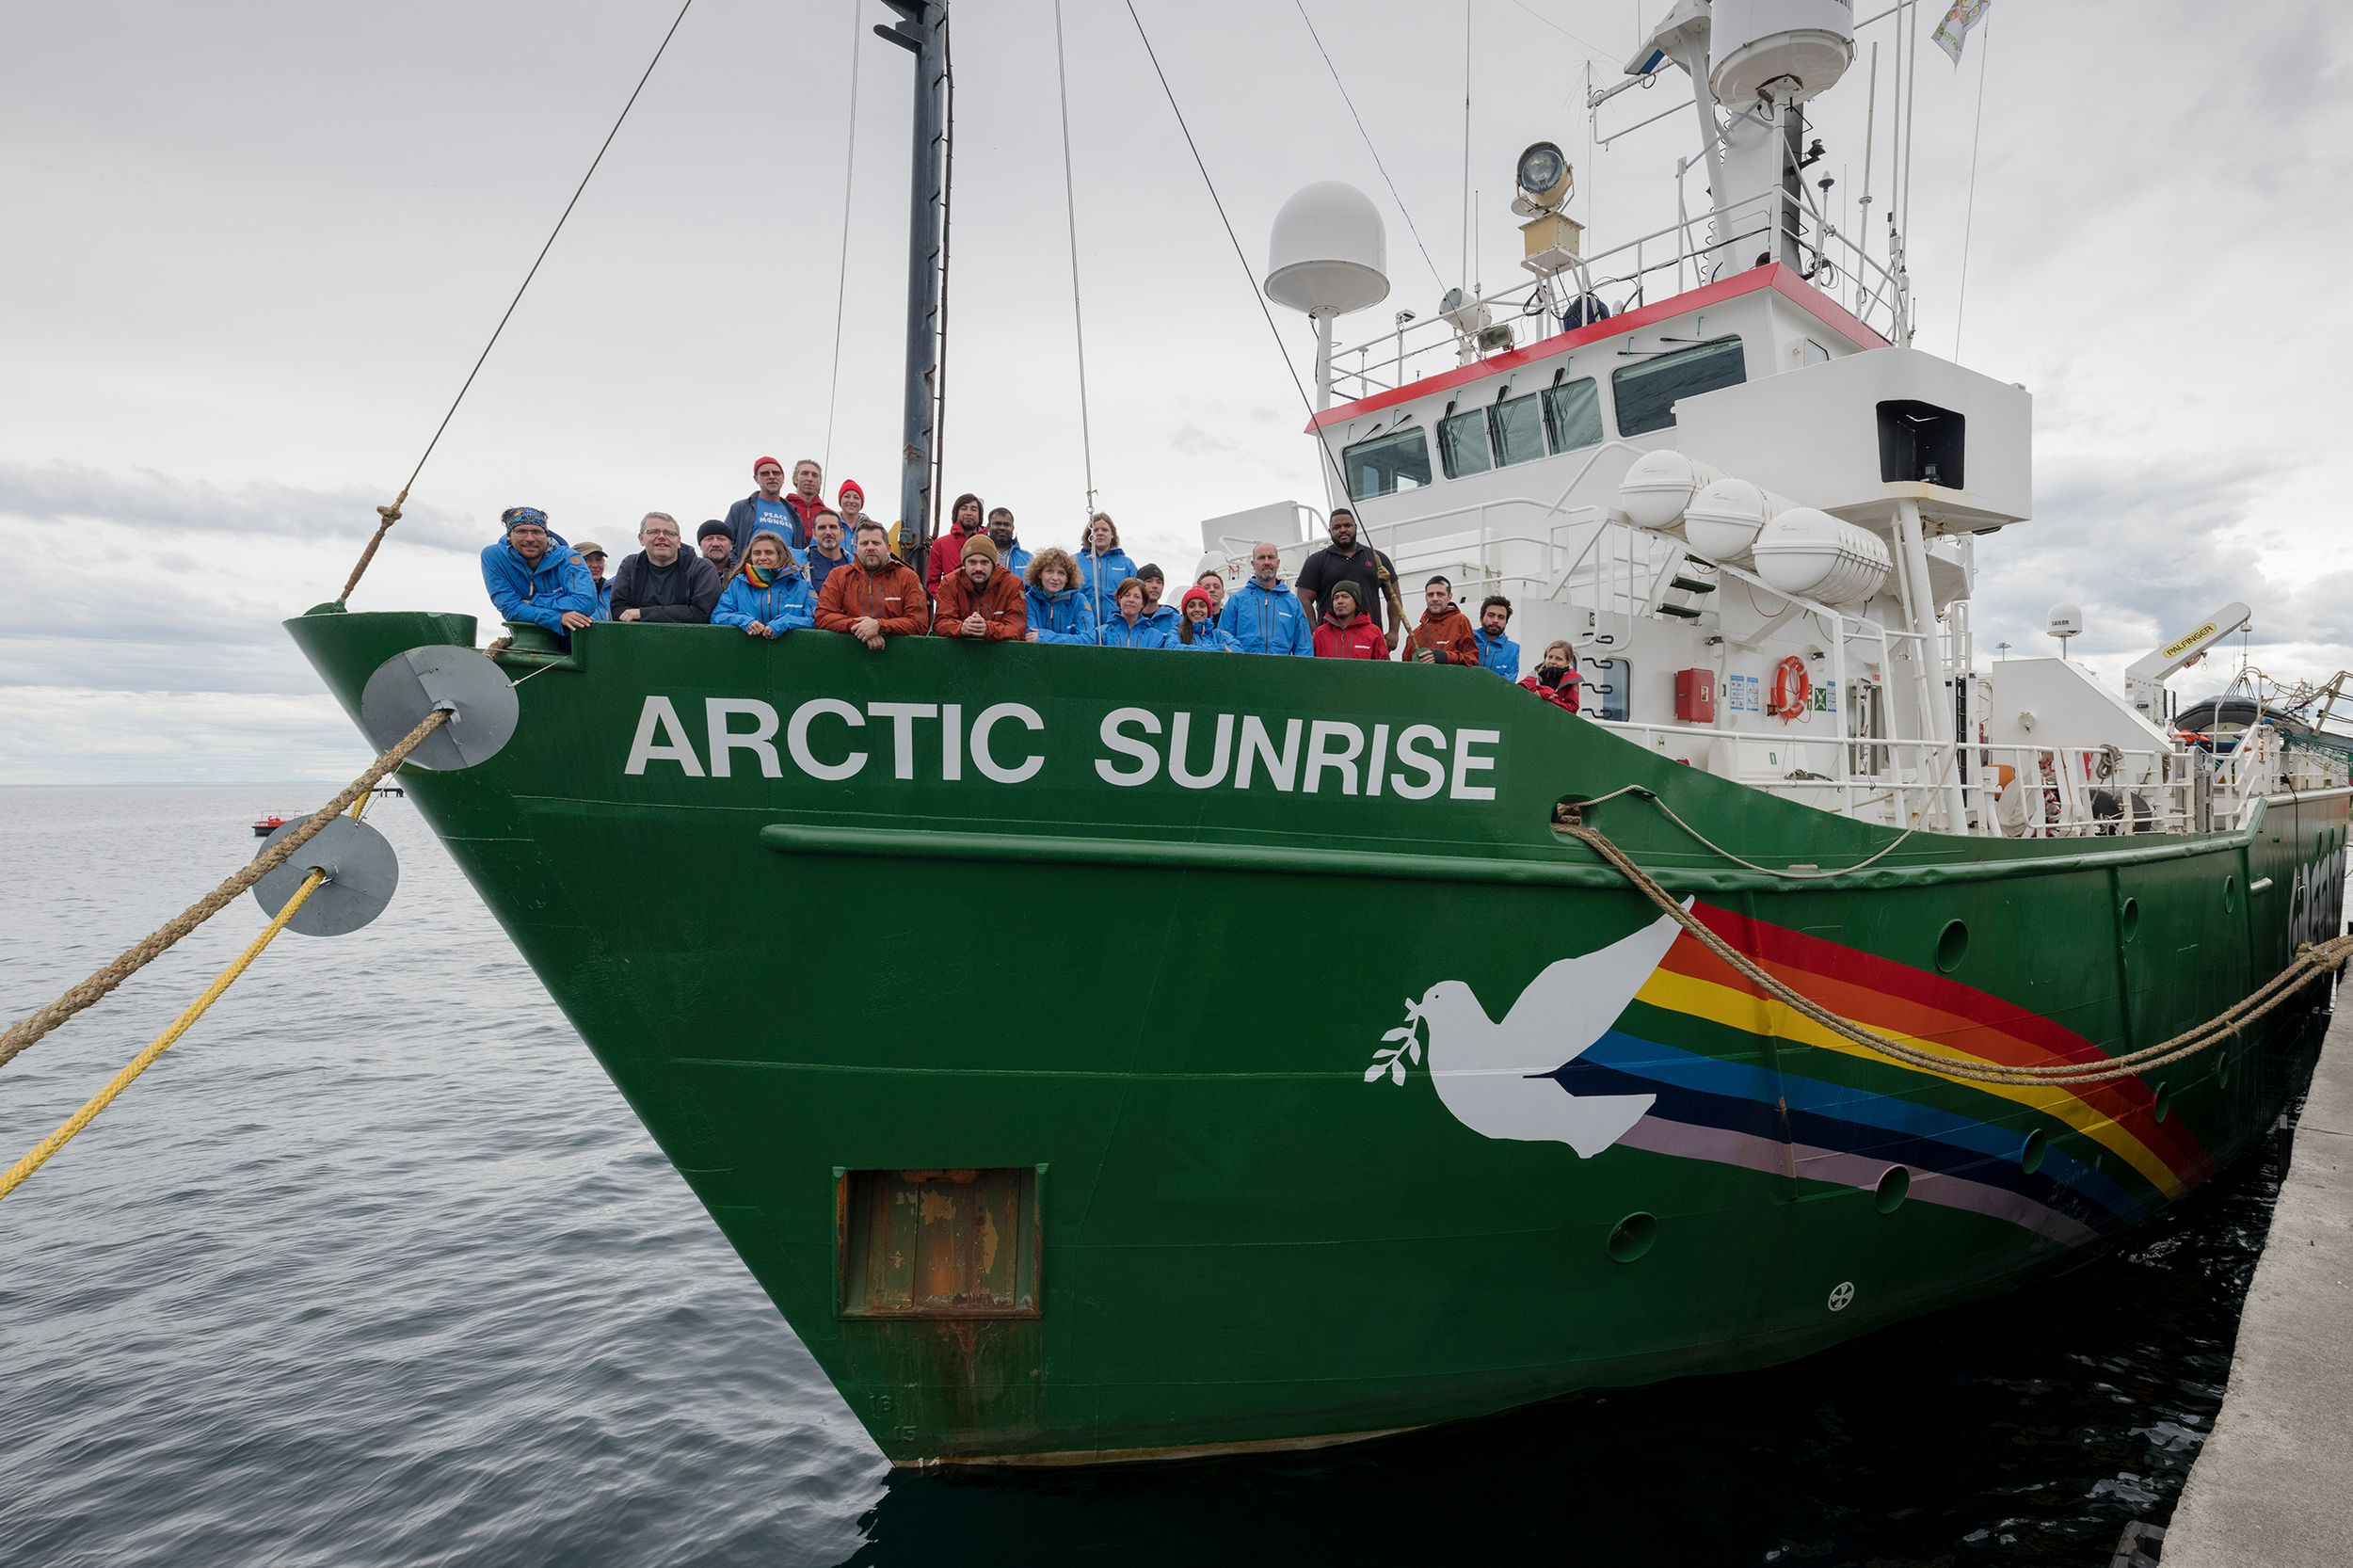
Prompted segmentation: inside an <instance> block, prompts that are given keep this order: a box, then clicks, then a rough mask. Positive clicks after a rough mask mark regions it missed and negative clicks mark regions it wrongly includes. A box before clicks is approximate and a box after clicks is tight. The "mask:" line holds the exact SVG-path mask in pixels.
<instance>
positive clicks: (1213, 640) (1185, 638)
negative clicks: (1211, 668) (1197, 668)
mask: <svg viewBox="0 0 2353 1568" xmlns="http://www.w3.org/2000/svg"><path fill="white" fill-rule="evenodd" d="M1177 614H1178V615H1179V616H1182V617H1183V618H1182V619H1180V620H1178V621H1177V630H1176V631H1174V632H1170V633H1169V634H1168V646H1169V647H1171V648H1183V649H1185V650H1186V651H1187V652H1189V653H1240V652H1241V648H1238V647H1236V646H1235V644H1234V639H1233V636H1232V634H1231V633H1229V632H1222V631H1220V630H1218V624H1217V613H1216V608H1215V605H1214V604H1213V603H1212V601H1211V600H1210V599H1209V589H1207V588H1187V589H1186V590H1185V597H1184V599H1183V600H1182V601H1181V602H1180V603H1179V604H1178V605H1177Z"/></svg>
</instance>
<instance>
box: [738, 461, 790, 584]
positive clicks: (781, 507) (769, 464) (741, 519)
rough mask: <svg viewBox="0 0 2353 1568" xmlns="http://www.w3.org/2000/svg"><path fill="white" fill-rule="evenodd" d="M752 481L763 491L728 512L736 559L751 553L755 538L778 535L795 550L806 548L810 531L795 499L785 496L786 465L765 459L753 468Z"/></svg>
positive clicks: (752, 495) (746, 497) (754, 492)
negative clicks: (794, 503)
mask: <svg viewBox="0 0 2353 1568" xmlns="http://www.w3.org/2000/svg"><path fill="white" fill-rule="evenodd" d="M752 479H753V482H754V483H756V484H757V485H759V487H760V488H758V489H756V490H754V491H752V493H751V494H749V495H747V496H745V497H744V499H743V500H741V501H739V502H737V503H736V504H734V505H732V506H730V507H728V517H727V529H728V537H729V538H730V539H732V540H734V541H735V550H734V555H735V557H736V559H738V560H741V559H743V556H744V552H745V551H747V550H749V549H751V547H752V536H753V535H754V534H760V533H767V534H774V535H776V536H777V537H778V538H780V539H782V540H784V541H785V542H786V543H787V544H789V545H791V546H792V548H793V549H795V550H799V549H802V548H803V547H805V546H806V545H807V544H808V528H807V527H805V526H804V525H803V522H802V516H803V514H802V513H801V512H800V510H799V509H798V508H796V507H795V506H793V505H792V500H793V498H792V497H791V496H788V495H786V494H785V493H784V465H783V464H782V463H779V462H777V461H776V459H775V458H774V457H762V458H760V461H758V462H756V463H754V464H753V465H752Z"/></svg>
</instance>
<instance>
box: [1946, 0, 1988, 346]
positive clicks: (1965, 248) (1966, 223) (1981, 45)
mask: <svg viewBox="0 0 2353 1568" xmlns="http://www.w3.org/2000/svg"><path fill="white" fill-rule="evenodd" d="M1992 40H1993V18H1992V17H1988V18H1987V19H1986V25H1985V30H1984V31H1983V32H1981V33H1979V34H1978V35H1977V119H1976V120H1975V121H1974V122H1972V124H1971V125H1970V127H1969V204H1968V207H1967V209H1966V212H1965V216H1963V217H1962V218H1961V295H1960V297H1959V298H1957V299H1956V300H1955V301H1954V302H1953V363H1955V364H1959V363H1961V312H1964V311H1966V310H1967V309H1968V308H1969V232H1970V231H1971V229H1972V228H1974V227H1975V226H1976V224H1977V138H1978V137H1979V136H1980V135H1981V134H1982V133H1983V132H1984V130H1985V72H1986V68H1987V67H1988V66H1990V65H1992V64H1993V41H1992Z"/></svg>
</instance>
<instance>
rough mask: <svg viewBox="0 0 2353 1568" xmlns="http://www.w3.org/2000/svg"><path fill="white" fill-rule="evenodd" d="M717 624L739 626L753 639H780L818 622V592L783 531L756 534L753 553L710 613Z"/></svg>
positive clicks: (729, 581)
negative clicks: (815, 592) (816, 592)
mask: <svg viewBox="0 0 2353 1568" xmlns="http://www.w3.org/2000/svg"><path fill="white" fill-rule="evenodd" d="M711 624H712V625H713V626H740V627H742V628H743V629H744V635H746V636H751V637H781V636H783V635H784V634H785V633H786V632H792V631H796V630H798V629H799V628H801V627H804V626H814V625H816V624H817V596H816V595H815V594H814V593H812V592H810V591H809V586H808V574H807V573H805V572H803V571H802V570H801V568H800V566H799V564H798V563H797V562H795V561H794V560H793V559H792V546H791V545H788V544H786V543H785V542H784V536H783V535H781V534H771V533H769V532H767V531H766V530H764V529H763V530H762V531H760V533H757V534H754V535H753V536H752V548H751V554H750V555H749V556H748V557H747V558H746V559H745V560H744V564H743V565H742V566H741V567H739V568H736V571H735V575H734V576H732V577H730V578H728V585H727V591H726V592H724V593H722V594H721V595H720V596H719V603H718V605H717V607H716V608H714V609H713V610H712V612H711Z"/></svg>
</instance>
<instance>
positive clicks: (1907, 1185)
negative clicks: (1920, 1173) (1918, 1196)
mask: <svg viewBox="0 0 2353 1568" xmlns="http://www.w3.org/2000/svg"><path fill="white" fill-rule="evenodd" d="M1911 1195H1912V1172H1911V1170H1910V1169H1909V1168H1908V1167H1905V1166H1902V1165H1890V1166H1888V1167H1887V1170H1886V1172H1885V1174H1883V1175H1882V1176H1881V1177H1880V1184H1879V1188H1878V1198H1877V1201H1878V1204H1879V1210H1880V1212H1881V1213H1882V1214H1893V1213H1895V1212H1896V1210H1897V1209H1898V1208H1902V1207H1903V1206H1904V1199H1906V1198H1908V1197H1910V1196H1911Z"/></svg>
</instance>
